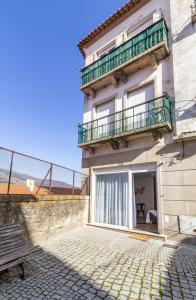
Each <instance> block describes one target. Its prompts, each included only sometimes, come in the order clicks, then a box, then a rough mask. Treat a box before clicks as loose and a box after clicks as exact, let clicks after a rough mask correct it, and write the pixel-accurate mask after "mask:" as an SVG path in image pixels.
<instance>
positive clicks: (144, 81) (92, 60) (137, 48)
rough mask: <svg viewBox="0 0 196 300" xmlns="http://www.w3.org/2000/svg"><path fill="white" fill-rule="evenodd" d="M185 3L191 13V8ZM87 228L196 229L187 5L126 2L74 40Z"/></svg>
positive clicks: (192, 37) (175, 234)
mask: <svg viewBox="0 0 196 300" xmlns="http://www.w3.org/2000/svg"><path fill="white" fill-rule="evenodd" d="M191 6H192V7H191ZM78 46H79V49H80V51H81V52H82V54H83V56H84V58H85V67H84V68H83V69H82V70H81V77H82V83H81V90H82V91H83V92H84V116H83V123H82V124H80V125H79V128H78V144H79V146H80V147H81V148H82V149H83V158H82V167H83V170H84V171H86V172H87V173H89V174H90V192H91V195H90V216H89V222H91V223H93V224H97V225H99V226H105V227H112V228H119V229H130V230H139V231H148V232H153V233H158V234H162V235H163V234H164V235H166V236H168V237H169V238H172V239H180V240H182V239H185V238H188V237H189V236H190V237H192V236H194V234H195V232H196V71H195V70H196V23H195V3H194V0H183V1H178V0H164V1H162V0H138V1H130V2H128V3H126V4H125V5H124V6H123V7H122V8H120V9H119V10H118V11H117V12H116V13H114V14H113V15H112V16H111V17H109V18H108V19H107V20H106V21H104V22H103V23H102V24H101V25H99V26H98V27H97V28H96V29H95V30H93V31H92V32H91V33H90V34H89V35H87V36H86V37H85V38H84V39H82V40H81V41H80V42H79V44H78Z"/></svg>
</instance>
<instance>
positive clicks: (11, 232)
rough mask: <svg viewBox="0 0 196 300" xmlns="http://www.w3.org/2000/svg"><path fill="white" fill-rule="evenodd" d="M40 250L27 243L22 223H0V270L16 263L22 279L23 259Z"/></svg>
mask: <svg viewBox="0 0 196 300" xmlns="http://www.w3.org/2000/svg"><path fill="white" fill-rule="evenodd" d="M40 250H41V248H40V247H39V246H30V245H29V243H28V241H27V238H26V235H25V231H24V229H23V227H22V225H20V224H8V225H7V224H6V225H4V224H2V225H0V272H1V271H3V270H6V269H8V268H10V267H12V266H14V265H17V264H18V265H19V266H20V268H21V275H20V278H21V279H23V280H24V276H25V274H24V265H23V261H24V260H25V259H26V258H27V257H28V256H29V255H32V254H35V253H37V252H40Z"/></svg>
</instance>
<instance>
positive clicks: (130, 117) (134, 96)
mask: <svg viewBox="0 0 196 300" xmlns="http://www.w3.org/2000/svg"><path fill="white" fill-rule="evenodd" d="M153 98H154V84H153V83H150V84H147V85H145V86H143V87H141V88H139V89H137V90H134V91H131V92H129V93H128V94H127V108H130V109H128V110H127V115H126V117H127V118H126V122H127V124H126V125H127V127H128V130H133V129H137V128H142V127H145V126H147V125H150V124H147V123H148V119H149V118H150V116H149V111H151V109H153V107H154V103H153V101H152V102H150V103H146V104H145V102H147V101H149V100H151V99H153ZM142 103H144V104H142ZM138 104H141V105H139V106H137V105H138ZM135 105H136V107H134V106H135ZM132 107H134V108H132ZM152 112H153V111H152Z"/></svg>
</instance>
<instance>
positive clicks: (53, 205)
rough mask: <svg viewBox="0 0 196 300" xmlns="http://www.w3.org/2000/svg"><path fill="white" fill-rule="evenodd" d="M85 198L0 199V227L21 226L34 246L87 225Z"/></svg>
mask: <svg viewBox="0 0 196 300" xmlns="http://www.w3.org/2000/svg"><path fill="white" fill-rule="evenodd" d="M88 203H89V197H88V196H78V195H73V196H67V195H63V196H54V195H51V196H33V195H0V224H2V223H3V224H6V223H21V224H23V225H24V227H25V229H26V232H27V235H28V237H29V240H30V241H31V242H32V243H33V244H38V243H40V242H43V241H44V240H47V239H48V238H49V237H51V236H52V235H56V234H57V233H58V234H60V233H63V232H66V230H69V229H70V228H73V227H77V226H82V225H84V224H86V223H87V222H88Z"/></svg>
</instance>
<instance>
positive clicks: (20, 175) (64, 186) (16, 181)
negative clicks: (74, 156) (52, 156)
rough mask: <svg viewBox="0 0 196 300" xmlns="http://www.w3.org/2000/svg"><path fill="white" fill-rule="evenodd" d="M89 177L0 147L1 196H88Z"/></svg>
mask: <svg viewBox="0 0 196 300" xmlns="http://www.w3.org/2000/svg"><path fill="white" fill-rule="evenodd" d="M88 193H89V177H88V176H87V175H86V174H83V173H81V172H78V171H75V170H72V169H69V168H66V167H64V166H61V165H58V164H55V163H52V162H49V161H46V160H43V159H39V158H36V157H34V156H30V155H27V154H23V153H20V152H17V151H14V150H10V149H7V148H4V147H0V194H34V195H51V194H54V195H57V194H58V195H61V194H62V195H81V194H82V195H88Z"/></svg>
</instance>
